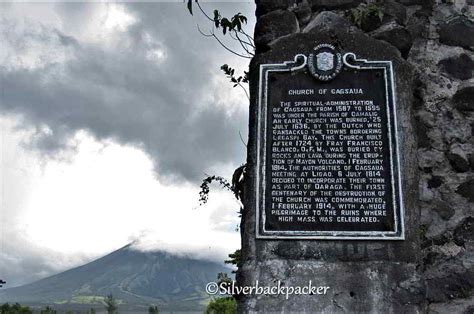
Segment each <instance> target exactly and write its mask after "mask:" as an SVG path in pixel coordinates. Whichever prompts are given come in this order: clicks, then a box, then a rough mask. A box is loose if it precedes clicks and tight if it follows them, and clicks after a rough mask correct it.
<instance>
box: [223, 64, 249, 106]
mask: <svg viewBox="0 0 474 314" xmlns="http://www.w3.org/2000/svg"><path fill="white" fill-rule="evenodd" d="M221 70H222V71H223V72H224V73H225V75H226V76H227V78H229V79H230V82H231V83H233V84H234V86H233V87H237V86H240V87H241V88H242V89H243V90H244V92H245V96H247V98H248V99H250V96H249V94H248V92H247V89H246V88H245V86H243V85H242V83H248V82H249V76H248V75H249V72H247V71H244V75H243V76H242V75H241V76H239V77H236V76H235V69H233V68H231V67H230V66H228V65H227V64H224V65H222V66H221Z"/></svg>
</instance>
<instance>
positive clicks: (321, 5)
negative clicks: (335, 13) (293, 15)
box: [311, 0, 362, 10]
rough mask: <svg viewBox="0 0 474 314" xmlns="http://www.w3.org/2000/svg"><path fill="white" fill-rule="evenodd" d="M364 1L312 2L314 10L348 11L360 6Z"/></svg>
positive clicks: (331, 0)
mask: <svg viewBox="0 0 474 314" xmlns="http://www.w3.org/2000/svg"><path fill="white" fill-rule="evenodd" d="M361 2H362V0H311V7H312V8H313V10H321V9H347V8H353V7H356V6H358V5H359V4H360V3H361Z"/></svg>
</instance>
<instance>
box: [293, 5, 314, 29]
mask: <svg viewBox="0 0 474 314" xmlns="http://www.w3.org/2000/svg"><path fill="white" fill-rule="evenodd" d="M290 11H293V12H294V13H295V15H296V17H297V18H298V21H299V22H300V25H305V24H307V23H308V22H309V21H310V20H311V15H312V11H311V6H310V5H309V3H308V0H303V1H301V2H298V3H297V4H295V5H293V6H292V7H291V8H290Z"/></svg>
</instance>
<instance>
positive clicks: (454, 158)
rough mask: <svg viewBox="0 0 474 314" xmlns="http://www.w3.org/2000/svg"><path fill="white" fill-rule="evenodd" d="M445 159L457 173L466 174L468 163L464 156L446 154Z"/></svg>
mask: <svg viewBox="0 0 474 314" xmlns="http://www.w3.org/2000/svg"><path fill="white" fill-rule="evenodd" d="M447 157H448V160H449V163H450V164H451V167H453V169H454V170H456V171H457V172H466V171H468V170H469V162H468V161H467V159H466V158H465V157H464V156H462V155H460V154H456V153H448V155H447Z"/></svg>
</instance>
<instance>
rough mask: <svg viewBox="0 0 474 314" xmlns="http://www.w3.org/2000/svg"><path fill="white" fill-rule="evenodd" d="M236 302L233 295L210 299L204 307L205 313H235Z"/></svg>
mask: <svg viewBox="0 0 474 314" xmlns="http://www.w3.org/2000/svg"><path fill="white" fill-rule="evenodd" d="M235 313H237V302H236V301H235V299H234V298H233V297H227V298H218V299H214V300H212V301H211V302H210V303H209V305H208V306H207V308H206V314H235Z"/></svg>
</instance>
